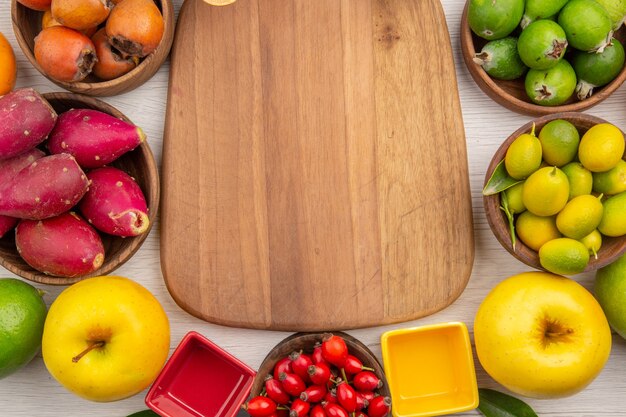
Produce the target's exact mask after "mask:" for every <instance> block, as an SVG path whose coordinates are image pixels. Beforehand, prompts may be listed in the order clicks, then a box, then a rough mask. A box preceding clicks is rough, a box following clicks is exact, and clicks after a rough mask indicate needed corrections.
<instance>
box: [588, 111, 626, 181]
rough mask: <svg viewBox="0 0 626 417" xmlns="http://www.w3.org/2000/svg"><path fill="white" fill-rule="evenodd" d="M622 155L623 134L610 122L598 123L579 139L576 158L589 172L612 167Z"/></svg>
mask: <svg viewBox="0 0 626 417" xmlns="http://www.w3.org/2000/svg"><path fill="white" fill-rule="evenodd" d="M623 155H624V135H623V134H622V131H621V130H619V129H618V128H617V127H615V126H613V125H612V124H610V123H599V124H597V125H595V126H593V127H592V128H591V129H589V130H588V131H587V132H586V133H585V134H584V135H583V137H582V139H581V140H580V145H579V147H578V159H580V162H581V163H582V164H583V165H584V167H585V168H587V169H588V170H589V171H591V172H604V171H608V170H610V169H611V168H613V167H614V166H615V165H617V163H618V162H619V161H620V160H621V159H622V156H623Z"/></svg>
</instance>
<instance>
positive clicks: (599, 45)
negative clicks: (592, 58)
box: [558, 0, 613, 52]
mask: <svg viewBox="0 0 626 417" xmlns="http://www.w3.org/2000/svg"><path fill="white" fill-rule="evenodd" d="M558 22H559V25H561V27H562V28H563V30H564V31H565V34H566V35H567V41H568V42H569V44H570V45H571V46H572V47H574V48H576V49H579V50H581V51H586V52H602V51H603V50H604V48H605V47H606V46H607V45H608V44H609V42H610V41H611V37H612V36H613V25H612V23H611V18H610V17H609V14H608V12H607V11H606V10H605V9H604V7H602V6H600V5H599V4H598V3H596V2H595V0H570V1H569V2H568V3H567V4H566V5H565V6H564V7H563V9H562V10H561V13H560V14H559V20H558Z"/></svg>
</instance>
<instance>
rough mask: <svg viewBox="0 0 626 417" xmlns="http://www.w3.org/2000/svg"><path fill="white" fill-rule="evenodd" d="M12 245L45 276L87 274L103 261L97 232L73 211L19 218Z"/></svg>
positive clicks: (98, 266) (101, 247)
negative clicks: (25, 218) (44, 217)
mask: <svg viewBox="0 0 626 417" xmlns="http://www.w3.org/2000/svg"><path fill="white" fill-rule="evenodd" d="M15 244H16V246H17V251H18V253H19V254H20V255H21V256H22V258H23V259H24V260H25V261H26V263H28V264H29V265H30V266H31V267H33V268H35V269H36V270H38V271H40V272H43V273H44V274H47V275H54V276H60V277H76V276H82V275H87V274H89V273H91V272H93V271H95V270H96V269H98V268H100V267H101V266H102V263H103V262H104V246H103V245H102V239H100V235H98V233H97V232H96V231H95V230H94V229H93V227H91V226H90V225H89V224H88V223H87V222H86V221H84V220H83V219H81V218H80V217H79V216H78V215H77V214H76V213H74V212H68V213H64V214H61V215H60V216H56V217H52V218H49V219H45V220H22V221H21V222H20V223H19V224H18V225H17V229H16V230H15Z"/></svg>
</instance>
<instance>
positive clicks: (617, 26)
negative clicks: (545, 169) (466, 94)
mask: <svg viewBox="0 0 626 417" xmlns="http://www.w3.org/2000/svg"><path fill="white" fill-rule="evenodd" d="M624 17H626V0H618V1H613V0H599V1H596V0H571V1H567V0H550V1H545V0H527V1H524V0H502V1H500V0H499V1H497V2H492V1H483V0H468V1H467V3H466V5H465V9H464V11H463V16H462V18H461V51H462V54H463V60H464V61H465V64H466V66H467V68H468V70H469V72H470V75H471V76H472V78H473V79H474V81H475V82H476V84H477V85H478V86H479V87H480V89H481V90H483V91H484V92H485V93H486V94H487V95H488V96H489V97H491V98H492V99H493V100H494V101H496V102H497V103H499V104H500V105H502V106H504V107H507V108H509V109H510V110H513V111H515V112H518V113H523V114H530V115H536V116H540V115H546V114H553V113H562V112H573V111H582V110H584V109H588V108H590V107H592V106H594V105H596V104H598V103H600V102H601V101H603V100H605V99H606V98H607V97H608V96H610V95H611V94H612V93H613V92H614V91H615V90H617V88H619V86H620V85H621V84H622V83H623V82H624V80H625V79H626V66H625V65H624V63H625V53H624V45H625V43H624V42H626V29H625V28H624V26H623V24H622V22H623V20H624Z"/></svg>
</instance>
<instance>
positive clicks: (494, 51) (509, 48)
mask: <svg viewBox="0 0 626 417" xmlns="http://www.w3.org/2000/svg"><path fill="white" fill-rule="evenodd" d="M474 62H475V63H476V64H478V65H480V66H482V67H483V69H484V70H485V71H486V72H487V74H489V75H490V76H491V77H493V78H497V79H499V80H514V79H516V78H519V77H521V76H522V75H524V74H525V73H526V71H527V70H528V67H526V65H524V63H523V62H522V60H521V59H520V57H519V54H518V53H517V38H514V37H506V38H502V39H497V40H495V41H489V42H487V44H485V46H483V49H482V50H481V51H480V53H479V54H476V55H474Z"/></svg>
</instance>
